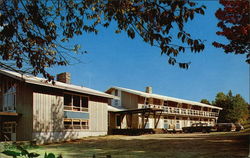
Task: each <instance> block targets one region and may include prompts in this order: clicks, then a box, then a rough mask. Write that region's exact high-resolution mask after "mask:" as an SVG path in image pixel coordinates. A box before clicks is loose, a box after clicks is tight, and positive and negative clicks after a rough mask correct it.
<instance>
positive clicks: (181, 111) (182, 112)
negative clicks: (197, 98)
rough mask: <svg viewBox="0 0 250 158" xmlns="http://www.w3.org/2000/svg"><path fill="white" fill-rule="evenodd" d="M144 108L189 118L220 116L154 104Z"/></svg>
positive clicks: (207, 112)
mask: <svg viewBox="0 0 250 158" xmlns="http://www.w3.org/2000/svg"><path fill="white" fill-rule="evenodd" d="M142 108H156V109H163V112H164V113H168V114H179V115H187V116H203V117H218V115H219V114H218V113H216V112H209V111H200V110H193V109H184V108H176V107H168V106H161V105H152V104H149V105H142Z"/></svg>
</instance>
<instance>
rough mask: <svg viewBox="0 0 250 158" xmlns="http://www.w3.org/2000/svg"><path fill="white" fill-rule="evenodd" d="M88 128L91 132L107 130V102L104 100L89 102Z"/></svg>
mask: <svg viewBox="0 0 250 158" xmlns="http://www.w3.org/2000/svg"><path fill="white" fill-rule="evenodd" d="M89 114H90V119H89V130H90V131H91V132H106V134H107V131H108V104H107V103H104V102H95V101H90V102H89Z"/></svg>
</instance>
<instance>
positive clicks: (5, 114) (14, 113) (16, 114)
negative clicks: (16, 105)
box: [0, 112, 19, 117]
mask: <svg viewBox="0 0 250 158" xmlns="http://www.w3.org/2000/svg"><path fill="white" fill-rule="evenodd" d="M1 116H13V117H17V116H19V114H18V113H16V112H0V117H1Z"/></svg>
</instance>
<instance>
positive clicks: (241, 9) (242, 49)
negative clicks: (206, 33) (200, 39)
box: [213, 0, 250, 64]
mask: <svg viewBox="0 0 250 158" xmlns="http://www.w3.org/2000/svg"><path fill="white" fill-rule="evenodd" d="M220 4H222V5H223V7H224V8H223V9H221V8H220V9H218V10H217V11H216V13H215V16H216V17H217V18H218V19H219V23H218V24H217V26H218V27H219V28H221V31H218V32H216V34H217V35H219V36H224V37H226V38H227V39H228V40H229V43H228V44H222V43H219V42H214V43H213V45H214V46H215V47H217V48H223V49H224V51H225V53H235V54H246V55H247V60H246V62H247V63H248V64H250V38H249V37H250V24H249V23H250V18H249V16H250V14H249V10H250V6H249V0H237V1H229V0H220Z"/></svg>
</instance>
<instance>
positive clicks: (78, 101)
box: [64, 94, 89, 111]
mask: <svg viewBox="0 0 250 158" xmlns="http://www.w3.org/2000/svg"><path fill="white" fill-rule="evenodd" d="M88 106H89V98H88V97H85V96H80V95H73V94H64V110H72V111H88Z"/></svg>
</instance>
